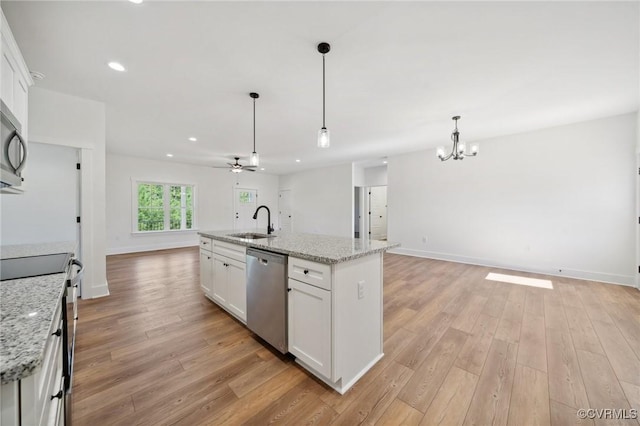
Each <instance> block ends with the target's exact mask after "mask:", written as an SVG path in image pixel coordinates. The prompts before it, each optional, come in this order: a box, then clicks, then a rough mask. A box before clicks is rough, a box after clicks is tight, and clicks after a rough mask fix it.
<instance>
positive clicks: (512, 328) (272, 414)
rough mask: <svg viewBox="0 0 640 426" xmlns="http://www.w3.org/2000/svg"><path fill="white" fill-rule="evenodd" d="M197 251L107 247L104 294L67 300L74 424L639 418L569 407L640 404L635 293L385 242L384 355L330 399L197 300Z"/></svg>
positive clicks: (639, 316) (288, 361)
mask: <svg viewBox="0 0 640 426" xmlns="http://www.w3.org/2000/svg"><path fill="white" fill-rule="evenodd" d="M198 262H199V256H198V248H197V247H196V248H186V249H175V250H162V251H156V252H148V253H137V254H127V255H118V256H109V257H108V258H107V276H108V280H109V288H110V291H111V295H110V296H109V297H105V298H101V299H95V300H86V301H80V305H79V323H78V335H77V344H76V365H75V376H74V392H73V397H74V399H73V410H74V420H75V425H90V426H97V425H100V426H101V425H222V424H225V425H227V424H228V425H237V424H247V425H264V424H271V423H276V424H290V425H306V424H313V425H320V424H335V425H356V424H376V425H418V424H422V425H462V424H464V425H480V426H484V425H516V426H521V425H528V424H540V425H549V424H551V425H567V424H596V425H597V424H636V425H638V422H637V421H636V420H632V419H626V420H620V421H617V420H615V421H614V420H601V419H595V421H592V420H590V419H586V420H581V419H578V418H577V417H576V411H577V409H579V408H597V409H627V410H630V409H631V408H636V409H638V408H640V358H639V357H640V292H639V291H637V290H636V289H633V288H628V287H622V286H615V285H606V284H602V283H596V282H588V281H581V280H572V279H567V278H560V277H546V276H541V275H535V274H526V273H519V272H515V271H507V270H501V269H497V268H487V267H479V266H472V265H464V264H459V263H452V262H443V261H437V260H430V259H420V258H412V257H406V256H399V255H392V254H386V255H385V261H384V277H385V285H384V351H385V356H384V358H383V359H382V360H381V361H380V362H379V363H378V364H376V365H375V366H374V367H373V368H372V370H371V371H369V372H368V373H367V374H366V375H365V376H364V377H363V378H362V379H360V381H359V382H358V383H356V385H355V386H354V387H353V388H352V389H351V390H349V391H348V392H347V393H346V394H345V395H339V394H338V393H336V392H334V391H333V390H331V389H330V388H328V387H327V386H326V385H324V384H322V383H321V382H320V381H318V380H317V379H315V378H314V377H313V376H312V375H311V374H309V373H307V372H306V371H305V370H303V369H302V368H300V367H299V366H298V365H297V364H296V363H295V362H294V360H293V358H292V357H291V356H282V355H280V354H279V353H277V352H275V351H273V350H271V349H270V348H268V347H266V346H265V345H264V344H263V343H261V341H260V340H259V339H258V338H256V337H255V336H254V335H253V334H252V333H251V332H250V331H248V330H247V329H246V328H245V327H244V326H243V325H242V324H240V323H239V322H238V321H236V320H235V319H233V318H232V317H231V316H230V315H228V314H227V313H225V312H224V311H223V310H221V309H220V308H218V307H217V306H216V305H215V304H213V303H212V302H210V301H209V300H208V299H206V298H205V297H204V296H203V294H202V292H201V290H200V287H199V264H198ZM488 272H496V273H502V274H510V275H520V276H526V277H539V278H544V279H549V280H551V281H552V282H553V285H554V289H553V290H546V289H540V288H532V287H526V286H521V285H515V284H507V283H501V282H496V281H488V280H485V276H486V275H487V273H488Z"/></svg>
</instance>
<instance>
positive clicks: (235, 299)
mask: <svg viewBox="0 0 640 426" xmlns="http://www.w3.org/2000/svg"><path fill="white" fill-rule="evenodd" d="M226 263H227V265H229V266H227V308H228V309H229V310H230V311H231V312H232V313H233V314H234V315H236V316H237V317H238V318H240V319H241V320H242V322H244V323H246V322H247V277H246V265H245V264H244V263H242V262H238V261H236V260H227V262H226Z"/></svg>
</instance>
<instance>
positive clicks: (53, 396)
mask: <svg viewBox="0 0 640 426" xmlns="http://www.w3.org/2000/svg"><path fill="white" fill-rule="evenodd" d="M55 398H58V399H60V398H62V390H59V391H58V393H57V394H55V395H51V399H52V400H53V399H55Z"/></svg>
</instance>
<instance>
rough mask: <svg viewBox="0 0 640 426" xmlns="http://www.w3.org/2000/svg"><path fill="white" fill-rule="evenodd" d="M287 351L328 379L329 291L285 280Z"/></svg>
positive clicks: (329, 348) (329, 346)
mask: <svg viewBox="0 0 640 426" xmlns="http://www.w3.org/2000/svg"><path fill="white" fill-rule="evenodd" d="M288 283H289V295H288V298H289V327H288V328H289V352H291V353H292V354H293V355H295V356H296V357H297V358H299V359H300V361H302V362H303V363H305V364H306V365H307V366H309V367H311V368H312V369H314V370H316V371H317V372H318V373H320V374H321V375H322V376H324V377H326V378H328V379H330V380H331V292H330V291H328V290H323V289H321V288H318V287H314V286H312V285H309V284H305V283H302V282H300V281H296V280H292V279H289V282H288Z"/></svg>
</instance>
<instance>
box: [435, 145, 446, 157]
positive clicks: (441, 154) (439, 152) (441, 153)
mask: <svg viewBox="0 0 640 426" xmlns="http://www.w3.org/2000/svg"><path fill="white" fill-rule="evenodd" d="M436 155H437V156H438V158H444V156H445V152H444V146H439V147H438V148H436Z"/></svg>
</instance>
